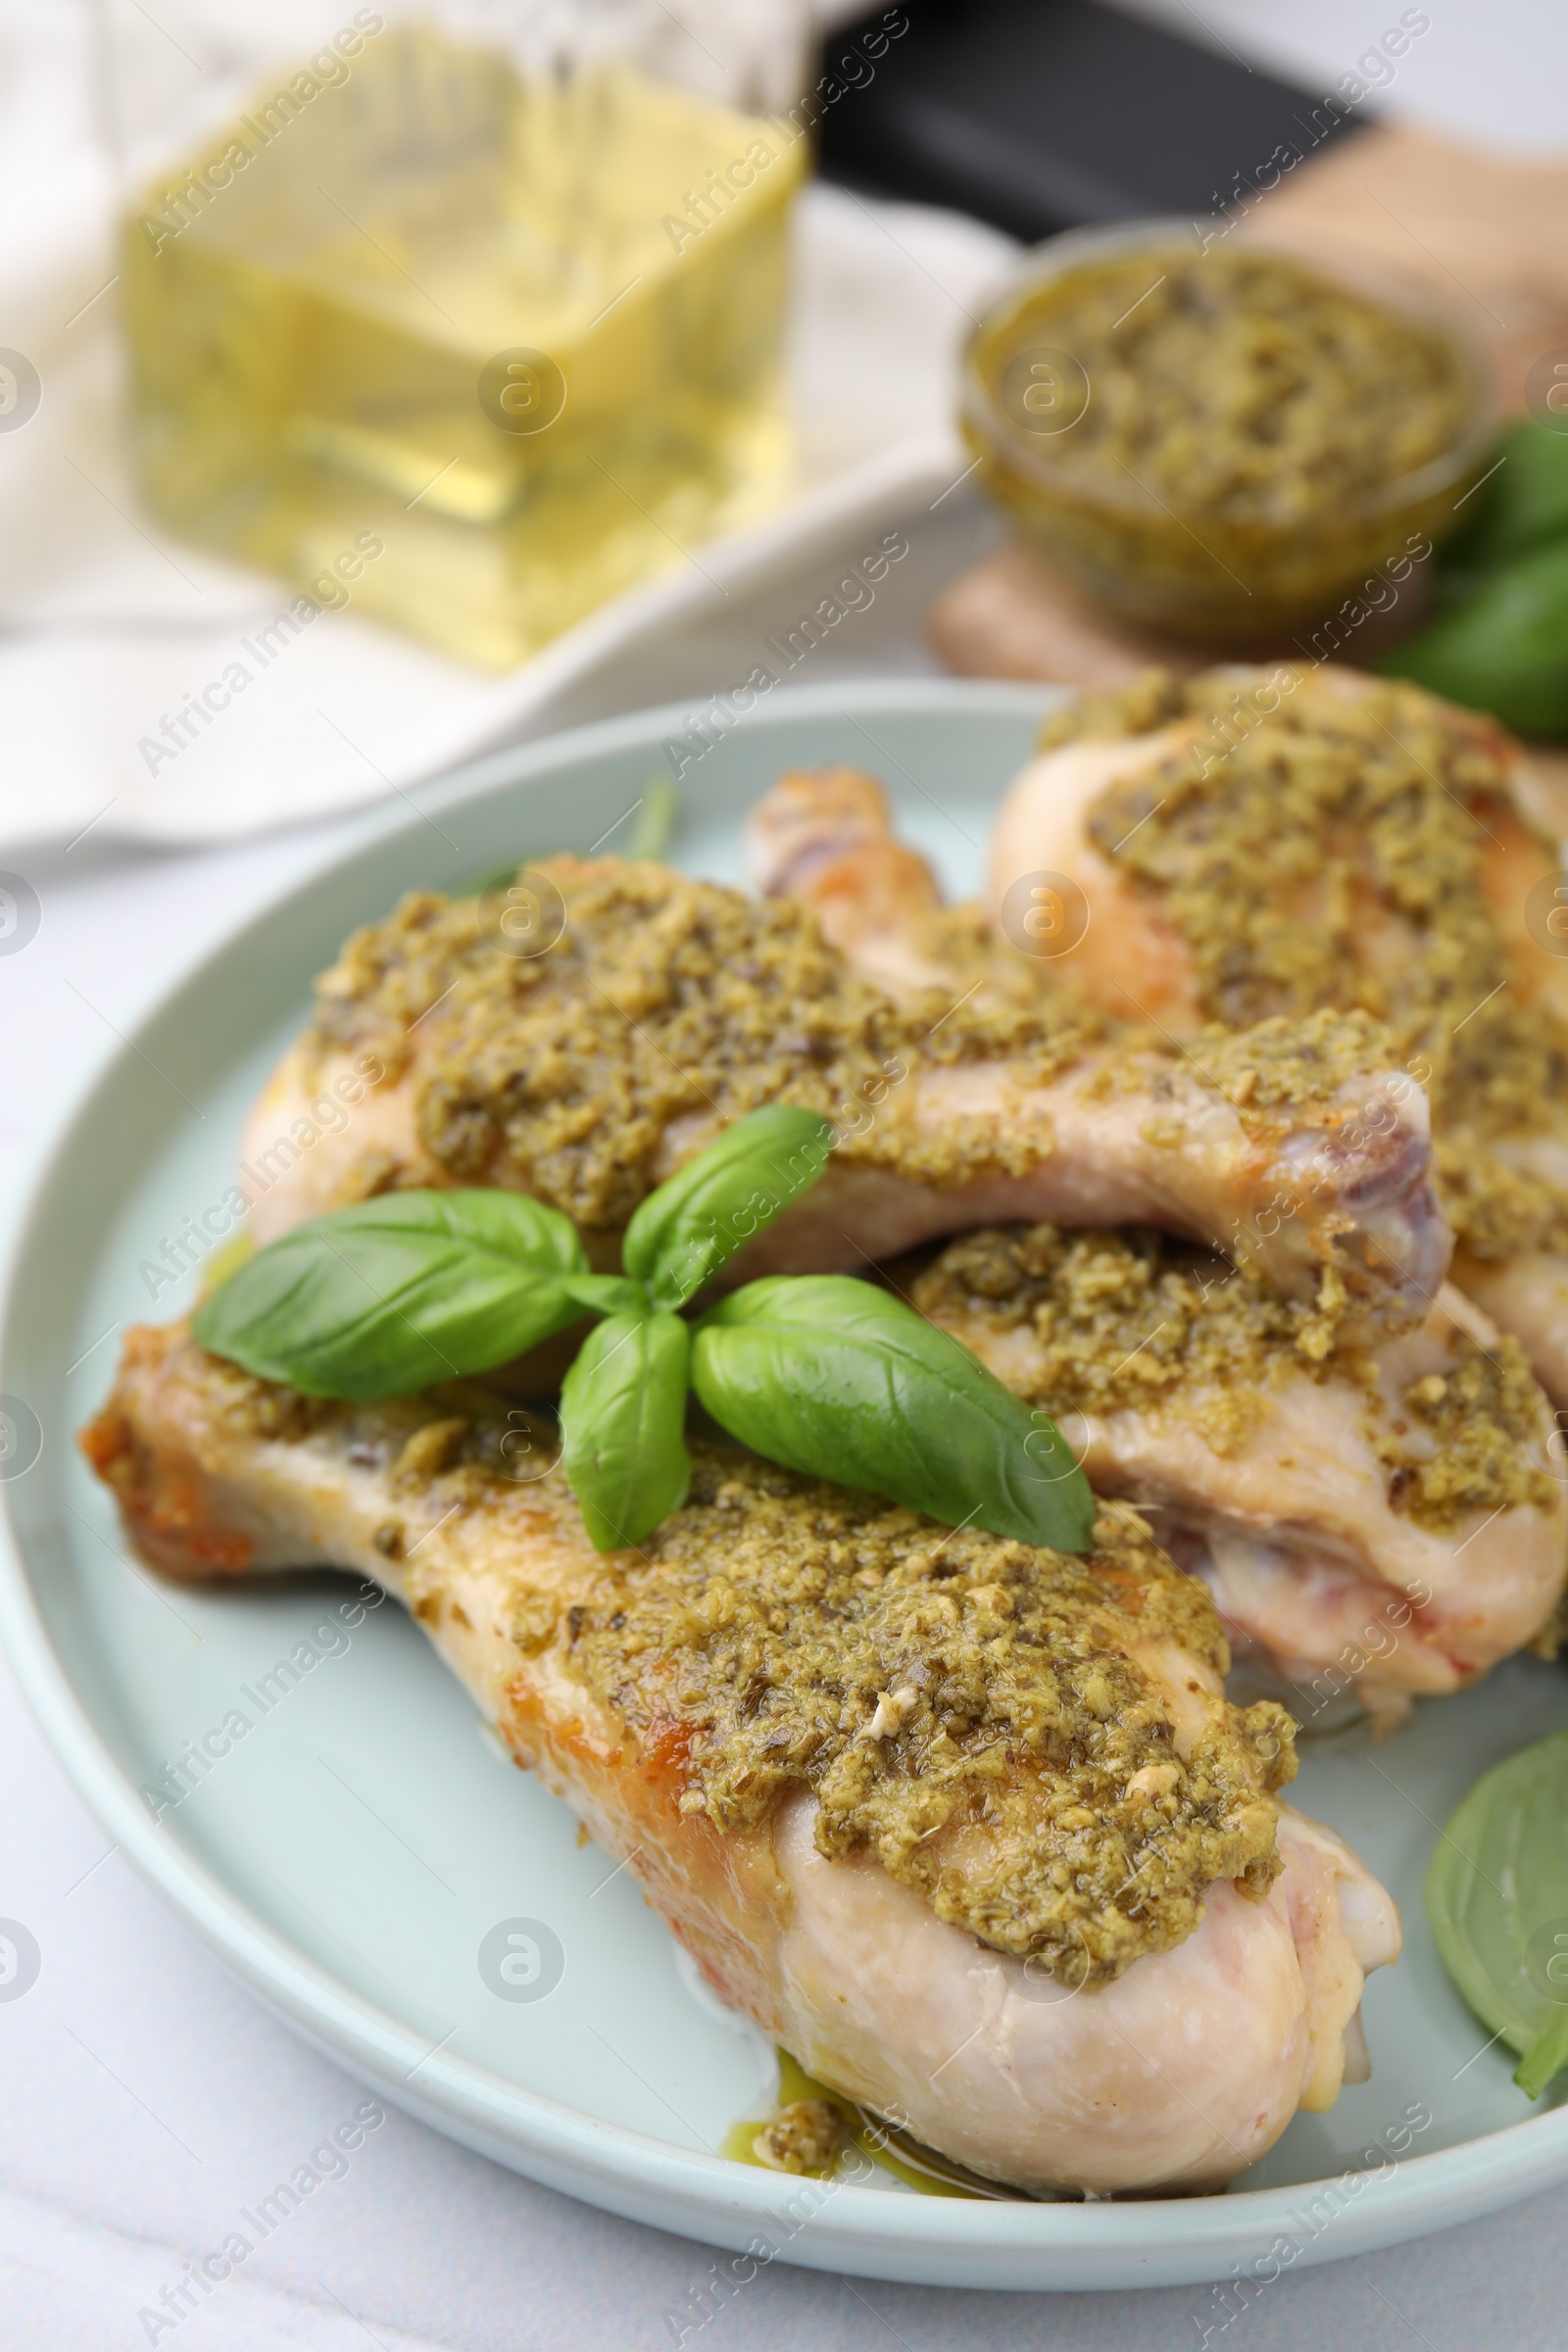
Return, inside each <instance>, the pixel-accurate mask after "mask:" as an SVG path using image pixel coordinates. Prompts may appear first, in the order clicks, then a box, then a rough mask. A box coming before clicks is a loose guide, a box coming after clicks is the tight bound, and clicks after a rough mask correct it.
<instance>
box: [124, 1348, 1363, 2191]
mask: <svg viewBox="0 0 1568 2352" xmlns="http://www.w3.org/2000/svg"><path fill="white" fill-rule="evenodd" d="M516 1422H517V1410H516V1408H513V1411H512V1414H511V1418H510V1421H509V1419H508V1417H507V1416H506V1413H505V1410H504V1406H503V1403H502V1401H501V1400H499V1399H497V1398H495V1397H490V1396H487V1395H486V1394H485V1393H484V1392H483V1391H481V1390H478V1389H476V1388H473V1387H471V1386H469V1387H464V1388H454V1389H453V1390H451V1391H444V1392H439V1393H432V1394H431V1395H430V1396H429V1397H423V1398H417V1399H411V1400H408V1401H404V1402H393V1403H389V1404H384V1405H377V1406H373V1407H366V1406H346V1405H339V1404H332V1403H325V1402H322V1401H320V1400H317V1399H308V1398H305V1397H299V1396H297V1395H296V1394H294V1393H293V1392H292V1391H289V1390H285V1389H279V1388H276V1387H272V1386H270V1385H268V1384H264V1383H262V1382H259V1381H255V1380H252V1379H250V1378H249V1377H248V1376H247V1375H245V1374H243V1373H241V1372H239V1371H237V1370H236V1368H235V1367H234V1366H232V1365H231V1364H227V1363H224V1362H222V1361H221V1360H220V1359H218V1358H215V1357H212V1356H209V1355H207V1354H205V1353H204V1352H203V1350H202V1349H201V1348H198V1347H197V1346H196V1344H195V1343H194V1341H193V1340H192V1339H191V1338H190V1337H189V1334H188V1332H187V1331H186V1330H185V1329H184V1328H182V1327H175V1328H172V1329H170V1330H166V1331H150V1330H143V1331H136V1332H132V1333H131V1334H130V1335H129V1337H128V1340H127V1344H126V1348H125V1353H124V1358H123V1363H122V1366H121V1370H120V1374H119V1377H118V1380H117V1383H116V1386H115V1390H114V1394H113V1396H112V1397H111V1398H110V1401H109V1403H108V1404H107V1406H106V1407H105V1409H104V1411H103V1412H102V1413H101V1414H100V1416H99V1418H98V1419H97V1421H96V1422H95V1423H94V1424H93V1425H92V1427H91V1428H90V1429H89V1431H88V1432H87V1433H86V1436H85V1439H84V1445H85V1448H86V1450H87V1453H88V1455H89V1458H90V1459H91V1460H92V1462H93V1464H94V1466H95V1467H96V1468H97V1470H98V1471H99V1473H100V1475H101V1476H102V1477H103V1478H104V1479H105V1480H106V1481H107V1482H108V1483H109V1485H110V1486H111V1488H112V1489H113V1491H114V1493H115V1495H117V1497H118V1500H119V1502H120V1505H121V1508H122V1511H123V1516H124V1520H125V1524H126V1528H127V1531H128V1533H129V1535H130V1537H131V1539H132V1541H133V1542H134V1543H135V1544H137V1546H138V1547H139V1549H140V1550H141V1552H142V1553H143V1555H144V1556H145V1557H146V1558H147V1559H149V1560H150V1561H151V1562H153V1563H154V1564H155V1565H157V1566H158V1567H160V1568H162V1569H163V1570H164V1571H165V1572H166V1573H169V1574H172V1575H174V1576H185V1577H203V1578H211V1577H215V1576H216V1577H221V1578H222V1577H240V1576H246V1575H252V1574H258V1573H266V1572H269V1571H275V1570H285V1569H288V1568H291V1567H299V1566H307V1565H317V1566H319V1565H334V1566H338V1567H343V1568H346V1569H350V1570H353V1571H356V1572H358V1573H360V1574H368V1575H371V1576H374V1577H376V1578H377V1579H379V1580H380V1581H381V1582H382V1583H383V1584H384V1585H385V1586H386V1587H387V1589H388V1590H389V1591H390V1592H392V1593H395V1594H397V1595H398V1597H399V1598H400V1599H402V1600H403V1601H404V1602H405V1604H406V1605H407V1606H408V1607H409V1608H410V1609H411V1610H412V1611H413V1613H414V1615H415V1616H416V1617H417V1619H418V1621H419V1623H420V1624H421V1625H422V1626H423V1627H424V1628H425V1630H426V1632H427V1633H428V1634H429V1635H430V1637H431V1639H432V1641H433V1642H435V1644H436V1646H437V1648H438V1650H439V1651H440V1653H441V1654H442V1656H443V1657H444V1658H445V1659H446V1660H447V1662H448V1663H449V1664H450V1665H451V1666H452V1667H453V1668H454V1670H455V1671H456V1672H457V1673H458V1675H459V1676H460V1677H461V1678H462V1679H463V1681H464V1682H465V1683H466V1686H467V1687H468V1689H469V1690H470V1691H471V1692H472V1693H473V1695H474V1697H475V1699H476V1700H477V1702H478V1704H479V1706H480V1707H481V1708H482V1710H483V1711H484V1713H485V1715H486V1716H487V1717H488V1718H489V1719H490V1721H491V1722H492V1723H493V1724H494V1725H495V1726H496V1728H497V1729H498V1731H499V1732H500V1734H501V1736H502V1737H503V1738H504V1740H506V1741H507V1743H508V1744H509V1746H510V1747H511V1749H512V1751H513V1753H514V1754H515V1757H516V1758H517V1760H518V1762H519V1763H522V1764H524V1765H525V1766H530V1767H532V1768H533V1769H534V1770H536V1771H537V1772H538V1773H539V1774H540V1775H541V1777H542V1778H543V1780H544V1781H545V1782H546V1783H547V1784H548V1786H549V1787H550V1788H551V1789H554V1790H555V1791H556V1792H557V1793H558V1794H560V1795H562V1796H563V1797H564V1798H565V1800H566V1801H567V1802H568V1803H569V1804H570V1805H571V1806H572V1808H573V1809H574V1810H575V1811H576V1812H577V1814H578V1816H579V1818H580V1819H581V1820H582V1821H584V1822H585V1823H586V1825H587V1826H588V1828H589V1829H590V1830H591V1832H592V1834H593V1835H594V1837H595V1838H597V1839H598V1840H599V1841H600V1842H601V1844H602V1845H603V1846H604V1847H605V1849H606V1851H607V1852H609V1853H612V1854H613V1855H615V1856H617V1857H620V1858H623V1859H624V1861H625V1862H626V1865H627V1867H628V1868H629V1870H630V1871H632V1872H633V1873H634V1874H635V1876H636V1877H637V1879H638V1880H639V1882H640V1884H641V1886H642V1887H643V1888H644V1890H645V1892H646V1894H647V1897H648V1899H649V1901H650V1902H651V1903H652V1904H653V1905H654V1907H655V1908H656V1909H657V1910H658V1911H659V1912H660V1913H661V1914H662V1917H663V1918H664V1919H665V1920H666V1921H667V1922H668V1924H669V1926H670V1927H671V1929H672V1930H673V1932H674V1933H675V1934H676V1936H679V1938H680V1939H681V1941H682V1942H683V1943H684V1944H685V1945H686V1947H687V1948H688V1949H689V1950H690V1951H691V1952H692V1954H693V1955H694V1957H695V1958H696V1960H697V1962H698V1965H699V1966H700V1967H701V1969H702V1970H703V1972H704V1974H705V1976H706V1977H707V1978H708V1980H709V1982H710V1983H711V1985H713V1986H714V1988H715V1989H716V1990H717V1991H718V1992H719V1993H720V1994H721V1996H722V1997H723V1998H724V1999H726V2000H727V2001H729V2002H731V2003H733V2004H735V2005H737V2006H739V2007H740V2008H742V2009H744V2010H746V2011H747V2012H748V2013H749V2014H750V2015H751V2016H752V2017H753V2018H755V2019H756V2021H757V2022H758V2024H759V2025H760V2026H761V2027H762V2028H763V2030H764V2031H766V2032H767V2033H769V2034H773V2035H775V2036H776V2037H777V2038H778V2039H779V2040H780V2041H782V2042H783V2043H784V2044H785V2045H786V2046H787V2047H788V2048H789V2049H791V2050H792V2051H793V2052H794V2053H795V2054H796V2056H797V2057H799V2058H800V2059H801V2060H802V2062H803V2063H804V2064H805V2065H806V2066H807V2067H809V2069H810V2071H811V2072H812V2073H813V2074H815V2075H816V2076H818V2077H819V2078H820V2079H821V2080H823V2081H824V2082H828V2083H829V2084H831V2085H833V2086H834V2087H836V2088H839V2089H842V2090H844V2091H846V2092H848V2093H849V2094H850V2095H851V2096H853V2097H855V2098H858V2099H859V2100H862V2101H864V2102H865V2103H867V2104H868V2105H870V2106H872V2107H874V2108H877V2109H879V2110H881V2111H883V2112H891V2113H893V2114H894V2115H895V2116H897V2117H899V2118H900V2119H901V2121H903V2122H905V2123H906V2124H907V2129H909V2130H911V2131H913V2132H915V2133H916V2134H917V2135H918V2136H919V2137H920V2138H922V2139H924V2140H925V2141H926V2142H927V2143H928V2144H930V2145H931V2146H933V2147H935V2148H937V2149H939V2150H941V2151H942V2152H943V2153H945V2154H946V2155H948V2156H950V2157H952V2158H954V2159H956V2160H957V2161H959V2162H961V2163H963V2164H965V2165H967V2166H968V2167H970V2168H971V2169H972V2170H973V2171H975V2172H978V2173H980V2174H982V2175H985V2176H987V2177H990V2178H993V2179H998V2180H1006V2181H1009V2182H1012V2183H1015V2184H1017V2185H1019V2186H1021V2187H1023V2188H1025V2189H1027V2190H1029V2191H1032V2192H1034V2193H1036V2194H1042V2195H1049V2194H1053V2193H1061V2192H1070V2191H1074V2190H1078V2191H1083V2190H1092V2191H1094V2192H1096V2193H1099V2194H1105V2193H1114V2192H1116V2191H1122V2190H1130V2191H1143V2192H1147V2191H1149V2190H1151V2189H1155V2188H1166V2189H1174V2188H1182V2189H1199V2188H1214V2187H1218V2186H1220V2185H1221V2184H1223V2183H1224V2182H1225V2181H1226V2180H1230V2179H1232V2178H1234V2177H1235V2175H1236V2174H1238V2173H1239V2172H1241V2171H1242V2170H1244V2169H1245V2168H1246V2167H1247V2166H1248V2165H1249V2164H1250V2163H1252V2162H1254V2161H1255V2160H1256V2158H1257V2157H1259V2156H1260V2155H1261V2154H1262V2153H1263V2152H1264V2151H1265V2150H1266V2149H1267V2148H1268V2146H1269V2145H1270V2144H1271V2143H1272V2142H1273V2140H1274V2139H1275V2138H1277V2137H1278V2135H1279V2133H1280V2131H1282V2130H1283V2129H1284V2128H1285V2125H1286V2124H1287V2123H1288V2122H1289V2120H1290V2118H1291V2116H1292V2115H1293V2114H1294V2113H1295V2112H1296V2111H1297V2109H1298V2108H1299V2107H1300V2106H1306V2107H1309V2108H1322V2107H1326V2106H1328V2105H1329V2104H1331V2103H1332V2101H1333V2099H1334V2097H1335V2095H1336V2093H1337V2091H1338V2088H1339V2086H1340V2083H1341V2082H1342V2080H1344V2079H1345V2078H1346V2073H1347V2066H1348V2067H1349V2070H1350V2079H1352V2080H1353V2079H1359V2074H1360V2072H1361V2071H1362V2054H1361V2043H1360V2037H1359V2026H1358V2022H1357V2006H1358V2003H1359V1999H1360V1993H1361V1985H1362V1981H1363V1978H1364V1975H1365V1973H1366V1972H1367V1971H1369V1970H1370V1969H1372V1968H1374V1967H1377V1966H1379V1965H1381V1964H1384V1963H1386V1962H1388V1961H1392V1960H1393V1959H1394V1958H1395V1957H1396V1955H1397V1950H1398V1942H1399V1932H1398V1924H1397V1915H1396V1913H1395V1910H1394V1906H1393V1904H1392V1903H1391V1902H1390V1900H1389V1898H1388V1896H1387V1895H1386V1894H1385V1893H1384V1891H1383V1889H1382V1888H1381V1887H1379V1886H1378V1885H1377V1884H1376V1882H1375V1881H1374V1880H1373V1879H1372V1878H1371V1877H1370V1876H1369V1874H1368V1873H1367V1872H1366V1871H1365V1869H1364V1868H1363V1867H1362V1865H1361V1864H1360V1863H1359V1862H1358V1861H1357V1860H1356V1859H1355V1857H1354V1856H1353V1855H1352V1854H1351V1853H1350V1852H1349V1850H1348V1848H1347V1847H1346V1846H1345V1845H1344V1843H1343V1842H1342V1841H1341V1840H1340V1839H1339V1838H1336V1837H1334V1836H1333V1835H1332V1834H1331V1833H1330V1832H1328V1831H1326V1830H1323V1829H1321V1828H1319V1827H1317V1826H1316V1825H1315V1824H1312V1823H1310V1822H1307V1821H1304V1820H1302V1819H1301V1818H1299V1816H1296V1815H1293V1814H1291V1813H1289V1812H1288V1811H1286V1810H1284V1809H1283V1808H1282V1807H1281V1806H1280V1805H1279V1803H1278V1800H1277V1798H1276V1796H1275V1795H1274V1793H1273V1790H1274V1789H1276V1788H1277V1787H1278V1785H1279V1784H1280V1783H1281V1782H1282V1781H1284V1780H1287V1779H1288V1778H1289V1776H1290V1773H1291V1771H1292V1770H1293V1769H1294V1764H1293V1761H1292V1755H1291V1744H1290V1743H1291V1732H1290V1726H1289V1723H1288V1720H1287V1718H1286V1717H1285V1715H1284V1713H1283V1710H1282V1709H1280V1708H1278V1707H1277V1706H1274V1705H1273V1704H1272V1703H1270V1702H1266V1701H1265V1702H1260V1703H1259V1704H1257V1705H1255V1706H1253V1707H1251V1708H1250V1709H1248V1710H1245V1711H1243V1710H1239V1709H1237V1708H1236V1707H1234V1706H1232V1705H1231V1704H1229V1702H1228V1701H1227V1700H1226V1698H1225V1697H1224V1694H1223V1689H1222V1676H1223V1673H1224V1670H1225V1665H1226V1650H1225V1642H1224V1639H1223V1636H1222V1634H1221V1632H1220V1628H1219V1624H1218V1621H1217V1619H1216V1618H1215V1616H1214V1613H1213V1610H1212V1606H1211V1604H1210V1603H1209V1601H1208V1599H1207V1596H1206V1594H1205V1593H1203V1590H1202V1588H1201V1586H1200V1585H1199V1584H1197V1583H1196V1582H1195V1580H1193V1579H1191V1578H1188V1577H1184V1576H1182V1575H1181V1574H1180V1573H1179V1572H1178V1571H1177V1570H1176V1569H1174V1568H1173V1567H1172V1565H1171V1563H1170V1562H1169V1560H1168V1559H1166V1557H1165V1556H1164V1554H1163V1553H1162V1552H1161V1551H1160V1550H1159V1549H1158V1548H1157V1547H1156V1546H1155V1545H1154V1544H1153V1543H1152V1540H1151V1539H1150V1537H1149V1535H1148V1532H1147V1529H1146V1527H1145V1526H1144V1524H1143V1522H1142V1521H1141V1520H1140V1519H1139V1517H1138V1516H1137V1514H1136V1513H1134V1512H1131V1511H1130V1510H1128V1509H1127V1508H1126V1507H1125V1506H1122V1505H1117V1504H1114V1503H1112V1504H1108V1505H1103V1506H1102V1511H1101V1517H1100V1519H1099V1521H1098V1523H1097V1527H1096V1539H1095V1542H1096V1547H1095V1549H1094V1551H1093V1552H1092V1553H1090V1554H1089V1555H1088V1556H1087V1557H1085V1558H1082V1559H1077V1558H1068V1557H1066V1556H1064V1555H1060V1554H1056V1553H1053V1552H1047V1551H1038V1550H1034V1549H1032V1548H1031V1547H1029V1546H1027V1545H1024V1544H1015V1543H1008V1542H1006V1541H1005V1540H1003V1539H1000V1538H996V1537H992V1536H987V1535H984V1534H982V1533H981V1532H980V1531H978V1530H975V1529H973V1528H970V1529H965V1530H962V1531H954V1530H950V1529H945V1528H941V1527H938V1526H936V1525H934V1524H933V1523H931V1522H929V1521H926V1520H922V1519H920V1518H919V1517H918V1516H917V1515H916V1514H915V1513H913V1512H910V1511H907V1510H900V1509H895V1508H893V1507H892V1506H889V1505H887V1504H884V1503H881V1502H878V1501H876V1500H875V1499H873V1498H871V1497H868V1496H865V1495H850V1494H847V1493H845V1492H844V1491H842V1490H839V1489H835V1488H832V1487H827V1486H823V1485H820V1484H817V1483H815V1482H812V1481H809V1480H805V1479H801V1478H799V1477H797V1476H795V1475H794V1474H793V1473H790V1472H786V1471H781V1470H778V1469H776V1468H775V1467H774V1466H773V1465H770V1464H767V1463H763V1462H760V1461H758V1460H757V1459H756V1457H754V1456H751V1455H748V1454H745V1453H743V1452H742V1451H740V1450H739V1449H736V1448H724V1447H711V1446H703V1445H701V1444H698V1445H697V1446H695V1447H694V1452H695V1455H696V1464H695V1478H694V1485H693V1493H692V1499H691V1500H690V1502H689V1503H688V1504H687V1505H686V1506H685V1507H684V1508H683V1509H682V1510H680V1511H678V1512H677V1513H675V1514H674V1515H673V1516H672V1517H671V1518H670V1519H669V1520H667V1521H666V1522H665V1523H664V1525H663V1526H662V1528H661V1529H659V1530H658V1531H657V1533H656V1534H655V1536H653V1537H652V1538H651V1539H650V1540H649V1542H648V1544H647V1545H646V1546H645V1547H644V1548H643V1549H642V1550H628V1551H623V1552H618V1553H613V1554H609V1555H605V1554H601V1553H598V1552H596V1551H595V1550H594V1549H593V1548H592V1546H591V1544H589V1542H588V1539H587V1536H586V1533H585V1531H584V1529H583V1526H582V1522H581V1517H580V1514H579V1513H578V1511H577V1509H576V1505H575V1504H574V1502H573V1501H572V1498H571V1496H570V1495H569V1493H568V1492H567V1490H566V1488H565V1486H564V1482H563V1481H562V1479H561V1476H560V1474H559V1472H557V1471H549V1472H547V1473H546V1474H545V1475H543V1476H540V1477H535V1478H532V1479H519V1478H518V1477H516V1476H515V1463H514V1462H513V1461H512V1460H511V1459H510V1458H509V1439H510V1437H511V1436H512V1434H513V1432H514V1430H515V1424H516Z"/></svg>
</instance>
